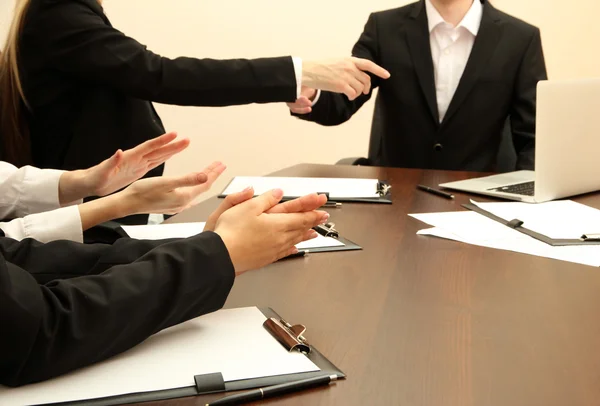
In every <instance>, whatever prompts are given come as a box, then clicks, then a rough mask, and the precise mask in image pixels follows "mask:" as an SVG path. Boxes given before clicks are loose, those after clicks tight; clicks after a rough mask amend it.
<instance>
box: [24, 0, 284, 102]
mask: <svg viewBox="0 0 600 406" xmlns="http://www.w3.org/2000/svg"><path fill="white" fill-rule="evenodd" d="M23 35H24V36H23V38H26V39H27V40H28V44H31V45H34V44H35V45H36V49H39V52H42V53H43V55H44V59H45V60H46V61H47V62H48V64H49V67H51V68H54V69H56V70H58V71H61V72H64V73H65V74H69V75H75V76H76V77H79V78H81V79H83V80H86V81H91V82H96V83H98V84H101V85H105V86H111V87H113V88H115V89H118V90H120V91H122V92H124V93H127V94H129V95H130V96H132V97H136V98H139V99H144V100H149V101H154V102H159V103H165V104H176V105H186V106H227V105H240V104H248V103H268V102H285V101H294V100H295V99H296V78H295V73H294V65H293V62H292V58H291V57H281V58H263V59H255V60H245V59H235V60H212V59H196V58H184V57H181V58H176V59H169V58H165V57H162V56H160V55H157V54H155V53H153V52H151V51H149V50H148V49H146V47H145V46H143V45H142V44H140V43H139V42H137V41H136V40H134V39H132V38H130V37H128V36H126V35H124V34H123V33H121V32H120V31H118V30H116V29H114V28H113V27H111V26H110V25H109V24H107V22H106V21H105V20H104V19H103V17H102V16H101V15H100V14H98V13H97V12H95V11H94V10H93V9H92V8H91V7H90V6H89V5H86V4H85V3H82V2H79V1H60V2H58V1H56V2H47V3H46V4H45V5H44V9H43V10H40V11H39V12H37V13H35V16H34V17H33V18H32V19H31V20H26V27H25V32H24V34H23Z"/></svg>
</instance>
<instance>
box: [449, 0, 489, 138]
mask: <svg viewBox="0 0 600 406" xmlns="http://www.w3.org/2000/svg"><path fill="white" fill-rule="evenodd" d="M500 34H501V28H500V25H499V24H498V17H497V13H496V9H494V8H493V7H492V5H491V4H489V2H486V4H484V6H483V16H482V18H481V26H480V28H479V32H478V34H477V37H476V38H475V43H474V44H473V49H472V51H471V55H470V56H469V60H468V62H467V66H466V67H465V71H464V72H463V75H462V77H461V79H460V82H459V84H458V88H457V89H456V93H454V97H453V98H452V101H451V102H450V106H448V111H447V112H446V115H445V116H444V121H443V122H442V126H443V125H444V124H445V123H446V122H447V121H448V120H449V119H450V118H451V117H452V116H453V115H454V114H455V113H456V112H457V111H458V109H459V107H460V106H461V104H462V103H463V102H464V101H465V98H466V97H467V96H468V94H469V92H470V91H471V89H473V86H474V85H475V83H477V80H478V79H479V76H480V75H481V73H482V72H483V71H484V69H485V68H486V66H487V63H488V61H489V60H490V58H491V57H492V55H493V54H494V51H495V50H496V46H497V45H498V41H499V40H500Z"/></svg>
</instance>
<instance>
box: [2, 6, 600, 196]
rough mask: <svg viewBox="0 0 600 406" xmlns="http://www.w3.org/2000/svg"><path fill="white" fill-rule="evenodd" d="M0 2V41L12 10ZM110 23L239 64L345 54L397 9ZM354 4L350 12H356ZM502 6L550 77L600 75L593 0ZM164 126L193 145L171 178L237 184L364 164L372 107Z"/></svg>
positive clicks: (599, 28)
mask: <svg viewBox="0 0 600 406" xmlns="http://www.w3.org/2000/svg"><path fill="white" fill-rule="evenodd" d="M12 1H13V0H0V3H1V4H0V36H3V35H4V32H5V30H6V25H7V24H6V23H7V21H8V15H7V14H8V13H9V11H10V7H9V6H8V4H9V3H12ZM104 3H105V8H106V11H107V13H108V14H109V17H110V18H111V20H112V22H113V24H114V25H115V26H117V27H118V28H119V29H121V30H122V31H124V32H125V33H127V34H129V35H131V36H134V37H135V38H137V39H138V40H139V41H141V42H143V43H145V44H147V45H148V46H149V48H150V49H152V50H153V51H155V52H158V53H161V54H163V55H165V56H170V57H176V56H180V55H186V56H197V57H212V58H233V57H260V56H278V55H289V54H293V55H297V56H301V57H304V58H327V57H332V56H345V55H348V54H349V52H350V50H351V48H352V45H353V44H354V42H355V41H356V39H357V38H358V36H359V34H360V33H361V31H362V28H363V25H364V23H365V22H366V20H367V17H368V15H369V13H370V12H371V11H375V10H382V9H386V8H392V7H398V6H401V5H404V4H407V3H409V1H405V0H399V1H392V0H371V1H356V0H354V1H348V0H305V1H304V2H296V1H285V0H284V1H282V0H235V1H232V0H169V1H167V0H105V1H104ZM350 4H351V5H350ZM494 4H495V5H496V7H498V8H500V9H503V10H504V11H506V12H509V13H511V14H513V15H515V16H517V17H519V18H522V19H524V20H526V21H529V22H531V23H533V24H535V25H537V26H539V27H540V28H541V29H542V35H543V43H544V49H545V53H546V59H547V64H548V70H549V74H550V76H551V77H552V78H567V77H582V76H600V57H599V56H598V52H599V51H600V47H599V46H598V45H597V41H598V38H600V25H599V24H597V22H596V21H594V20H595V18H596V16H598V15H600V2H598V1H597V0H577V1H573V2H566V1H558V0H495V1H494ZM157 107H158V110H159V113H160V114H161V116H162V117H163V120H164V122H165V125H166V127H167V128H168V129H170V130H177V131H179V132H180V134H182V135H186V136H189V137H191V138H192V145H191V147H190V148H189V150H188V151H186V152H185V153H183V154H181V155H180V156H179V157H177V158H175V159H173V160H172V162H170V164H169V165H168V168H167V172H168V173H169V174H179V173H184V172H187V171H192V170H197V169H201V168H202V167H203V165H205V164H206V163H209V162H210V161H211V160H215V159H218V160H222V161H223V162H225V163H226V164H227V165H228V166H229V169H228V171H227V172H226V174H225V175H224V179H222V180H221V181H220V183H219V184H217V185H216V187H215V189H214V190H213V191H215V192H216V191H218V190H219V189H220V188H221V186H222V184H223V183H224V182H225V181H226V180H227V179H228V178H230V177H231V176H234V175H240V174H247V175H261V174H265V173H268V172H270V171H273V170H276V169H278V168H281V167H285V166H289V165H292V164H296V163H300V162H317V163H334V162H335V161H337V160H338V159H339V158H342V157H346V156H359V155H365V154H366V152H367V146H368V134H369V128H370V120H371V114H372V109H373V103H372V102H370V103H369V104H367V105H366V106H365V107H363V109H362V110H361V111H360V112H359V114H357V115H356V116H354V117H353V119H352V120H351V121H350V122H348V123H346V124H344V125H342V126H339V127H335V128H324V127H319V126H316V125H313V124H311V123H304V122H300V121H298V120H295V119H292V118H291V117H289V115H288V113H287V109H286V107H285V106H284V105H267V106H264V105H263V106H258V105H252V106H243V107H230V108H220V109H215V108H183V107H173V106H157Z"/></svg>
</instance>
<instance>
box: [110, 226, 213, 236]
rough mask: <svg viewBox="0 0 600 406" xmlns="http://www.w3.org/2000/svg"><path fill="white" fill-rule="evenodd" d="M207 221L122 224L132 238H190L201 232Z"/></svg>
mask: <svg viewBox="0 0 600 406" xmlns="http://www.w3.org/2000/svg"><path fill="white" fill-rule="evenodd" d="M205 225H206V223H173V224H153V225H142V226H122V228H123V231H125V232H126V233H127V235H128V236H130V237H131V238H135V239H138V240H164V239H167V238H188V237H192V236H194V235H196V234H200V233H201V232H202V231H203V230H204V226H205Z"/></svg>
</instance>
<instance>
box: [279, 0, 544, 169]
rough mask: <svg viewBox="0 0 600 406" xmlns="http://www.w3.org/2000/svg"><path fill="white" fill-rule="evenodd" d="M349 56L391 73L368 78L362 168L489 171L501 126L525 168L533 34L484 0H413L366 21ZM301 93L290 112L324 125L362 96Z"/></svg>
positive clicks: (537, 45)
mask: <svg viewBox="0 0 600 406" xmlns="http://www.w3.org/2000/svg"><path fill="white" fill-rule="evenodd" d="M352 53H353V55H354V56H357V57H360V58H366V59H369V60H371V61H373V62H375V63H377V64H379V65H381V66H382V67H384V68H385V69H387V70H388V71H389V72H390V73H391V78H390V79H389V80H386V81H380V80H379V79H378V78H376V77H373V82H372V88H376V87H379V93H378V95H377V99H376V104H375V113H374V117H373V123H372V129H371V141H370V146H369V155H368V159H369V161H370V163H371V164H373V165H379V166H395V167H408V168H425V169H446V170H467V171H494V170H495V169H496V167H497V164H498V162H497V159H496V158H497V155H498V149H499V146H500V143H501V140H502V133H503V129H504V126H505V123H506V122H507V119H509V120H510V126H511V133H512V143H513V144H514V147H515V150H516V152H517V154H518V160H517V168H519V169H533V168H534V150H535V138H534V134H535V101H536V87H537V83H538V82H539V81H540V80H545V79H546V78H547V76H546V67H545V62H544V56H543V52H542V43H541V38H540V31H539V30H538V29H537V28H536V27H533V26H531V25H529V24H527V23H525V22H523V21H520V20H518V19H516V18H514V17H511V16H509V15H507V14H505V13H503V12H501V11H499V10H497V9H496V8H494V7H493V6H492V4H490V2H489V1H485V0H481V1H480V0H421V1H419V2H417V3H413V4H410V5H407V6H405V7H401V8H396V9H392V10H387V11H382V12H377V13H373V14H371V16H370V17H369V20H368V21H367V24H366V26H365V29H364V32H363V33H362V35H361V36H360V39H359V40H358V42H357V43H356V45H355V46H354V49H353V51H352ZM319 93H320V94H319ZM302 94H303V95H302V96H301V97H300V98H299V99H298V101H297V102H296V103H293V104H290V108H291V110H292V113H293V114H295V115H296V116H298V117H300V118H302V119H304V120H309V121H314V122H317V123H319V124H322V125H329V126H331V125H338V124H341V123H343V122H345V121H347V120H349V119H350V117H352V115H353V114H354V113H356V111H358V109H360V107H361V106H362V105H363V104H364V103H365V102H366V101H367V100H369V98H370V97H371V93H369V94H367V95H362V96H360V97H358V98H357V99H355V100H349V99H348V98H346V97H344V96H343V95H336V94H333V93H330V92H316V91H315V90H313V89H309V88H304V89H303V90H302Z"/></svg>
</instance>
